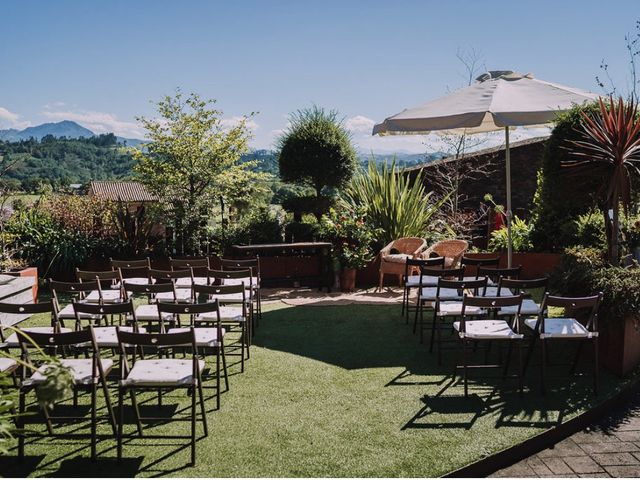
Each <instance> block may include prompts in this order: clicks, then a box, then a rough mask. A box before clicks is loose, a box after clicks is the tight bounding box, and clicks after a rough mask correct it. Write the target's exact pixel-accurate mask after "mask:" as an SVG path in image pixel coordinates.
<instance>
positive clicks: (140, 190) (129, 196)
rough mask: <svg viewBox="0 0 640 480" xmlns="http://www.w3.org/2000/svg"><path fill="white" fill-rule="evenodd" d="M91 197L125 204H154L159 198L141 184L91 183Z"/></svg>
mask: <svg viewBox="0 0 640 480" xmlns="http://www.w3.org/2000/svg"><path fill="white" fill-rule="evenodd" d="M89 195H92V196H95V197H97V198H101V199H104V200H122V201H123V202H153V201H157V200H158V197H156V196H155V195H153V194H151V193H150V192H149V191H148V190H147V189H146V188H145V186H144V185H142V184H141V183H139V182H113V181H106V182H102V181H101V182H91V185H90V186H89Z"/></svg>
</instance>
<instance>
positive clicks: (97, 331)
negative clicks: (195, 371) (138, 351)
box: [93, 327, 147, 348]
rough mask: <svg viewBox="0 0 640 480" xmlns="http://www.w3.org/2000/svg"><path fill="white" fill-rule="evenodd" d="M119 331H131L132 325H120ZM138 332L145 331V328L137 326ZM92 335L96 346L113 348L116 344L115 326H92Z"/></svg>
mask: <svg viewBox="0 0 640 480" xmlns="http://www.w3.org/2000/svg"><path fill="white" fill-rule="evenodd" d="M120 331H121V332H133V327H120ZM138 332H140V333H146V332H147V331H146V329H144V328H143V327H138ZM93 335H94V336H95V339H96V344H97V345H98V347H105V348H115V347H117V346H118V335H117V333H116V327H93Z"/></svg>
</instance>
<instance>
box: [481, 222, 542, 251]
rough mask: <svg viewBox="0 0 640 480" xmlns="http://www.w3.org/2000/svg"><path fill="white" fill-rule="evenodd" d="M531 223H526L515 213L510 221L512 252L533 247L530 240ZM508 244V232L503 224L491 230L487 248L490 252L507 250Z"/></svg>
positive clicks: (528, 249)
mask: <svg viewBox="0 0 640 480" xmlns="http://www.w3.org/2000/svg"><path fill="white" fill-rule="evenodd" d="M532 228H533V227H532V225H529V224H527V222H525V221H524V220H522V219H521V218H520V217H518V216H517V215H516V216H515V217H514V218H513V222H511V240H512V244H513V251H514V252H528V251H530V250H531V249H533V243H532V242H531V230H532ZM508 246H509V234H508V232H507V227H506V226H504V227H502V228H500V229H498V230H494V231H493V232H491V238H490V239H489V245H488V250H489V251H491V252H499V251H504V250H507V249H508Z"/></svg>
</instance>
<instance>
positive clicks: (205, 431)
mask: <svg viewBox="0 0 640 480" xmlns="http://www.w3.org/2000/svg"><path fill="white" fill-rule="evenodd" d="M198 395H199V397H200V411H201V412H202V425H203V426H204V436H205V437H207V436H208V435H209V428H208V426H207V411H206V409H205V408H204V394H203V393H202V373H201V372H200V371H198Z"/></svg>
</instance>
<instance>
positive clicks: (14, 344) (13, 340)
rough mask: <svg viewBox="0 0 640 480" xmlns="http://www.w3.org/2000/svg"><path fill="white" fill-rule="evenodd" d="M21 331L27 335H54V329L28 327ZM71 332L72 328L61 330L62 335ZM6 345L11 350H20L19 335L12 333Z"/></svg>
mask: <svg viewBox="0 0 640 480" xmlns="http://www.w3.org/2000/svg"><path fill="white" fill-rule="evenodd" d="M21 330H22V331H23V332H26V333H27V334H28V333H29V332H33V333H53V327H27V328H21ZM70 331H71V329H70V328H60V333H67V332H70ZM6 344H7V346H8V347H9V348H18V347H19V346H20V342H19V341H18V334H17V333H12V334H11V335H9V338H7V340H6Z"/></svg>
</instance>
